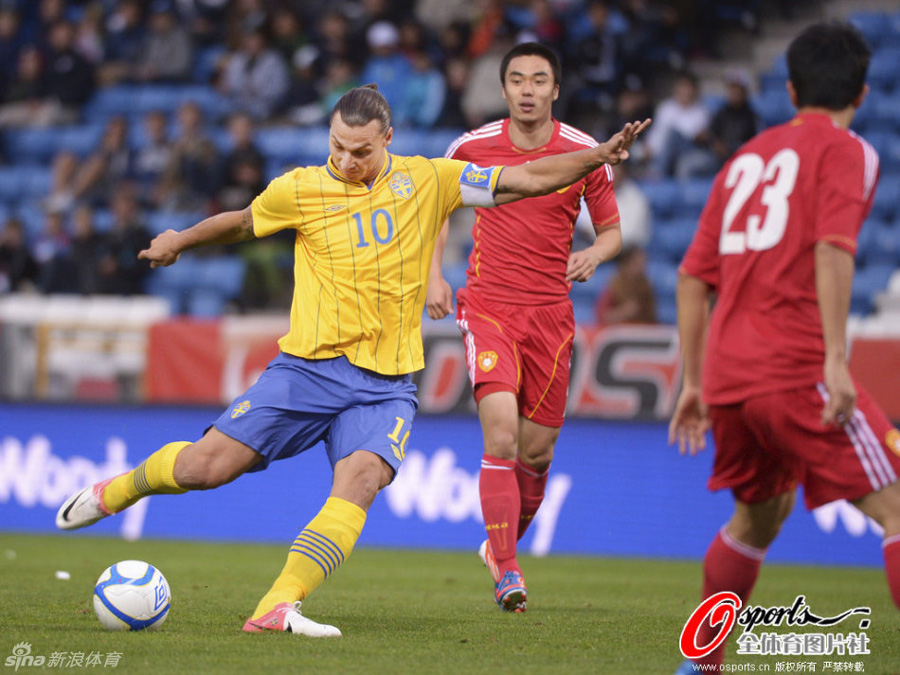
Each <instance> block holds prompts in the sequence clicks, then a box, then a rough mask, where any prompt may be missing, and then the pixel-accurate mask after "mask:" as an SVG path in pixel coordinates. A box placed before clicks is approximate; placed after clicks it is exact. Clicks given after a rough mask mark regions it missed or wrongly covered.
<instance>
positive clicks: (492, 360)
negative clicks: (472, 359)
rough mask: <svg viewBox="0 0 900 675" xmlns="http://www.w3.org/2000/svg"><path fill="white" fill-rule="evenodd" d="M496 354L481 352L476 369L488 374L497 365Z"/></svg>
mask: <svg viewBox="0 0 900 675" xmlns="http://www.w3.org/2000/svg"><path fill="white" fill-rule="evenodd" d="M497 358H498V357H497V352H481V353H480V354H479V355H478V367H479V368H481V369H482V370H483V371H484V372H486V373H489V372H490V371H491V370H493V368H494V366H496V365H497Z"/></svg>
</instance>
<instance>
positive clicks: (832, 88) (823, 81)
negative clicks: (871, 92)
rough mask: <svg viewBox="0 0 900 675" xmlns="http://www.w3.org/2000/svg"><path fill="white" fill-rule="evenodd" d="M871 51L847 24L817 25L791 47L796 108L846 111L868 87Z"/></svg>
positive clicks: (838, 22) (800, 36)
mask: <svg viewBox="0 0 900 675" xmlns="http://www.w3.org/2000/svg"><path fill="white" fill-rule="evenodd" d="M871 56H872V52H871V50H870V49H869V46H868V45H867V44H866V41H865V38H863V36H862V34H861V33H860V32H859V31H858V30H857V29H856V28H854V27H853V26H851V25H850V24H848V23H844V22H840V21H833V22H828V23H818V24H814V25H812V26H810V27H809V28H807V29H806V30H804V31H803V32H802V33H800V35H798V36H797V37H796V38H794V41H793V42H791V44H790V46H789V47H788V52H787V62H788V73H789V77H790V80H791V82H792V83H793V85H794V90H795V91H796V92H797V106H798V107H804V106H813V107H816V108H826V109H828V110H843V109H844V108H846V107H847V106H848V105H850V104H851V103H853V101H854V100H855V99H856V97H858V96H859V95H860V94H861V93H862V90H863V87H864V86H865V84H866V73H867V71H868V70H869V60H870V58H871Z"/></svg>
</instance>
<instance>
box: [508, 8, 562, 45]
mask: <svg viewBox="0 0 900 675" xmlns="http://www.w3.org/2000/svg"><path fill="white" fill-rule="evenodd" d="M529 10H530V12H529V13H530V19H531V26H530V30H529V32H530V34H531V37H532V38H533V39H534V40H535V41H537V42H540V43H541V44H543V45H546V46H548V47H550V48H551V49H553V50H554V51H555V52H557V53H561V52H562V51H563V49H564V48H565V39H566V29H565V26H564V25H563V22H562V21H561V19H560V17H559V15H558V13H557V12H556V11H555V10H554V6H553V3H552V2H550V0H531V2H530V3H529ZM524 39H525V36H524V35H520V36H519V41H523V40H524Z"/></svg>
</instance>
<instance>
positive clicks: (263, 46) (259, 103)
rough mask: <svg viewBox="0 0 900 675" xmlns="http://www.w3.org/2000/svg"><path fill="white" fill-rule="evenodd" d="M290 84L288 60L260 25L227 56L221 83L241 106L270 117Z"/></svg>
mask: <svg viewBox="0 0 900 675" xmlns="http://www.w3.org/2000/svg"><path fill="white" fill-rule="evenodd" d="M289 84H290V75H289V73H288V68H287V64H286V63H285V61H284V58H283V57H282V56H281V54H280V53H279V52H278V51H277V50H275V49H271V48H269V46H268V44H267V40H266V36H265V33H264V32H263V30H262V29H261V28H256V29H253V30H250V31H247V32H246V33H245V34H244V36H243V39H242V41H241V48H240V49H239V50H238V51H236V52H233V53H232V54H230V55H229V56H228V59H227V62H226V64H225V70H224V72H223V73H222V77H221V80H220V83H219V88H220V89H221V91H222V93H223V94H225V95H226V96H228V97H229V98H230V99H231V101H232V102H233V103H234V104H235V106H236V107H237V108H238V110H240V111H242V112H247V113H250V114H251V115H253V117H254V118H256V119H257V120H264V119H267V118H268V117H270V116H271V115H272V113H273V112H275V110H276V109H277V108H278V106H279V105H280V104H281V103H282V101H283V100H284V97H285V94H286V93H287V90H288V86H289Z"/></svg>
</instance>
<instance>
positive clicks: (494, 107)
mask: <svg viewBox="0 0 900 675" xmlns="http://www.w3.org/2000/svg"><path fill="white" fill-rule="evenodd" d="M512 47H513V42H512V39H511V37H510V36H509V35H508V34H506V33H503V34H500V35H497V36H495V38H494V40H493V42H492V45H491V47H490V50H489V51H488V52H487V53H485V54H484V55H483V56H482V57H481V58H479V59H477V60H476V61H474V62H473V64H472V67H471V68H470V70H469V77H468V80H467V81H466V91H465V93H464V94H463V101H462V107H463V112H465V115H466V121H467V124H466V126H468V127H472V128H475V127H480V126H481V125H482V124H484V123H486V122H490V121H491V120H495V119H499V118H500V117H504V116H506V114H508V112H509V108H508V107H507V105H506V101H505V100H504V99H503V96H502V95H501V94H500V88H499V87H498V86H497V80H498V75H497V73H499V72H500V63H501V62H502V60H503V55H504V54H506V52H508V51H509V50H510V49H512Z"/></svg>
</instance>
